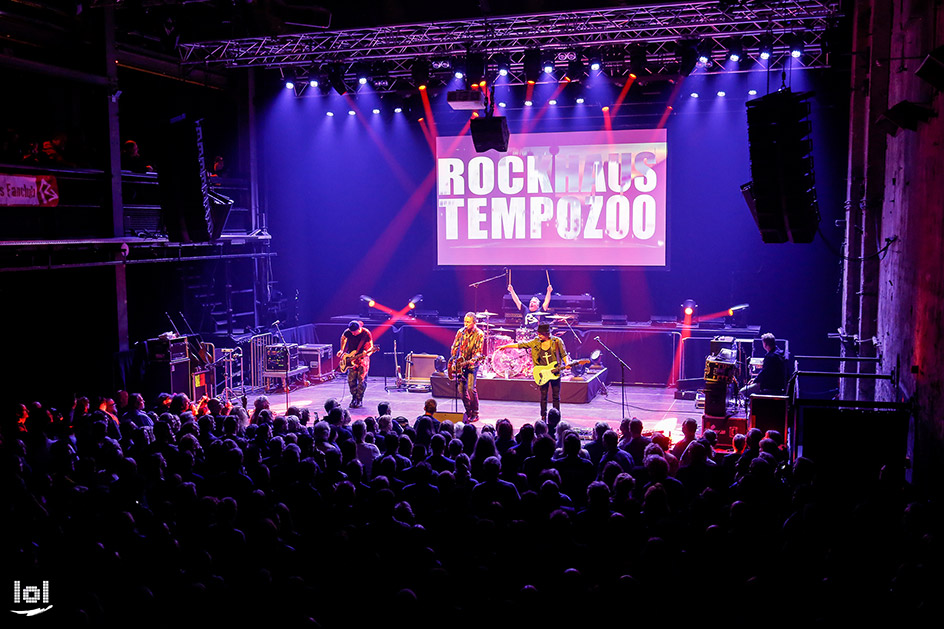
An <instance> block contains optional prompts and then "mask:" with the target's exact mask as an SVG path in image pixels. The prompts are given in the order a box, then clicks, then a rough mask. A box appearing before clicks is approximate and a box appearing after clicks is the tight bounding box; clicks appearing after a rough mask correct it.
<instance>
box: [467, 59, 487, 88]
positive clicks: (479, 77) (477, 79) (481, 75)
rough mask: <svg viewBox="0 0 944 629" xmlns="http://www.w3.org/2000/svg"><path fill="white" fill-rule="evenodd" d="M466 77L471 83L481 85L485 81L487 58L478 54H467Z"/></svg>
mask: <svg viewBox="0 0 944 629" xmlns="http://www.w3.org/2000/svg"><path fill="white" fill-rule="evenodd" d="M465 75H466V77H467V78H468V79H469V83H471V84H478V83H481V82H482V81H483V80H484V79H485V56H484V55H482V54H481V53H478V52H468V53H466V55H465Z"/></svg>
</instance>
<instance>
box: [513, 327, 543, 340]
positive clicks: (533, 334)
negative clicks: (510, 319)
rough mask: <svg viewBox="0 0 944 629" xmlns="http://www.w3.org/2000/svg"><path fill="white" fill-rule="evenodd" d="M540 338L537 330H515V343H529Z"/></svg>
mask: <svg viewBox="0 0 944 629" xmlns="http://www.w3.org/2000/svg"><path fill="white" fill-rule="evenodd" d="M537 337H538V332H537V330H532V329H531V328H518V329H517V330H515V343H527V342H528V341H533V340H534V339H536V338H537Z"/></svg>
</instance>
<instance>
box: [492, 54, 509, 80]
mask: <svg viewBox="0 0 944 629" xmlns="http://www.w3.org/2000/svg"><path fill="white" fill-rule="evenodd" d="M494 59H495V68H496V70H497V71H498V76H508V73H509V72H511V61H509V60H508V56H507V55H495V57H494Z"/></svg>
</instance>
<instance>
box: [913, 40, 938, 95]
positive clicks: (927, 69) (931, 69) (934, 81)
mask: <svg viewBox="0 0 944 629" xmlns="http://www.w3.org/2000/svg"><path fill="white" fill-rule="evenodd" d="M915 76H916V77H918V78H919V79H923V80H924V81H927V82H928V83H930V84H931V86H932V87H934V89H936V90H937V91H939V92H944V46H938V47H937V48H935V49H934V50H932V51H931V52H930V53H929V54H928V56H927V57H925V58H924V61H922V62H921V65H919V66H918V69H917V70H915Z"/></svg>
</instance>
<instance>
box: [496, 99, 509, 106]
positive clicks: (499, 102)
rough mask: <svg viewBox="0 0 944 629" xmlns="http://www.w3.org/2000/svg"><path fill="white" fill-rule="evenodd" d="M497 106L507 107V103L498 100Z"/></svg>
mask: <svg viewBox="0 0 944 629" xmlns="http://www.w3.org/2000/svg"><path fill="white" fill-rule="evenodd" d="M498 106H499V107H507V106H508V103H506V102H505V101H503V100H500V101H498Z"/></svg>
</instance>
